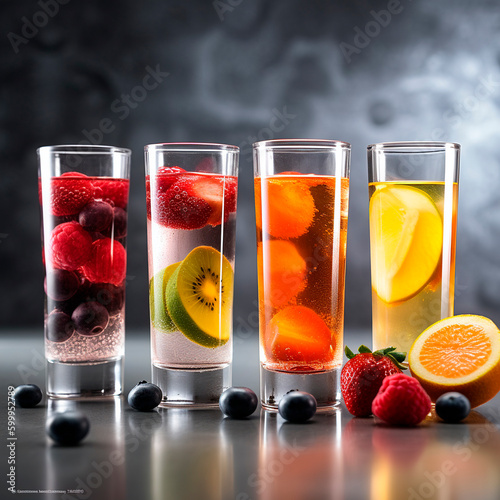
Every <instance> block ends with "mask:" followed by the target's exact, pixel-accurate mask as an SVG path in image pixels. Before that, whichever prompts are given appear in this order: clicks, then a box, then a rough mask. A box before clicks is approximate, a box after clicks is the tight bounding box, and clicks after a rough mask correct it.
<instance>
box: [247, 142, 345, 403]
mask: <svg viewBox="0 0 500 500" xmlns="http://www.w3.org/2000/svg"><path fill="white" fill-rule="evenodd" d="M349 163H350V145H349V144H347V143H345V142H340V141H322V140H272V141H262V142H257V143H255V144H254V174H255V184H254V188H255V210H256V222H257V270H258V279H259V330H260V363H261V379H260V380H261V402H262V405H263V407H264V408H266V409H270V410H276V409H277V406H278V403H279V401H280V400H281V398H282V397H283V396H284V395H285V394H286V393H288V392H289V391H291V390H300V391H305V392H308V393H310V394H312V395H313V396H314V397H315V398H316V400H317V403H318V407H332V406H336V405H338V403H339V402H340V386H339V381H340V369H341V366H342V346H343V330H344V279H345V253H346V240H347V210H348V195H349Z"/></svg>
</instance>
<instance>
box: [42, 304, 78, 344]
mask: <svg viewBox="0 0 500 500" xmlns="http://www.w3.org/2000/svg"><path fill="white" fill-rule="evenodd" d="M73 333H75V325H74V323H73V321H72V320H71V317H70V316H69V315H68V314H66V313H64V312H63V311H59V310H58V309H55V310H54V311H52V312H51V313H50V314H49V316H48V317H47V325H46V329H45V334H46V336H47V339H49V340H50V341H51V342H66V340H68V339H69V338H70V337H71V336H72V335H73Z"/></svg>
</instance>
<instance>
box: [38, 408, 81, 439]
mask: <svg viewBox="0 0 500 500" xmlns="http://www.w3.org/2000/svg"><path fill="white" fill-rule="evenodd" d="M89 429H90V423H89V419H88V418H87V417H86V416H85V415H84V414H83V413H81V412H79V411H65V412H64V413H56V414H55V415H54V416H53V417H51V418H50V419H49V420H48V421H47V434H48V435H49V436H50V437H51V438H52V439H53V440H54V441H55V442H56V443H58V444H62V445H66V446H71V445H75V444H78V443H79V442H80V441H81V440H82V439H83V438H84V437H85V436H86V435H87V434H88V433H89Z"/></svg>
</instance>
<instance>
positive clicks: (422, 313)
mask: <svg viewBox="0 0 500 500" xmlns="http://www.w3.org/2000/svg"><path fill="white" fill-rule="evenodd" d="M448 189H449V191H445V183H444V182H422V181H415V182H407V181H406V182H396V181H393V182H375V183H370V184H369V194H370V251H371V274H372V316H373V324H372V328H373V348H374V349H381V348H384V347H388V346H394V347H396V348H397V350H398V351H403V352H408V351H409V350H410V348H411V346H412V344H413V342H414V341H415V339H416V338H417V337H418V335H420V334H421V333H422V332H423V331H424V330H425V329H426V328H427V327H428V326H430V325H431V324H433V323H435V322H436V321H438V320H440V319H442V318H445V317H449V316H452V315H453V299H454V288H455V241H456V220H457V205H458V184H457V183H454V184H453V185H450V187H449V188H448Z"/></svg>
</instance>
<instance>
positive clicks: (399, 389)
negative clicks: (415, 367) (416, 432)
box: [372, 373, 431, 425]
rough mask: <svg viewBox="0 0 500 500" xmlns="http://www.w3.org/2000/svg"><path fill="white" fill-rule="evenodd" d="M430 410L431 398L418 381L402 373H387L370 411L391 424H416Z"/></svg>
mask: <svg viewBox="0 0 500 500" xmlns="http://www.w3.org/2000/svg"><path fill="white" fill-rule="evenodd" d="M430 411H431V399H430V397H429V395H428V394H427V393H426V392H425V391H424V389H423V387H422V386H421V385H420V382H419V381H418V380H417V379H415V378H413V377H409V376H408V375H404V374H403V373H396V374H395V375H389V376H388V377H386V378H385V379H384V381H383V382H382V387H381V388H380V390H379V391H378V394H377V396H376V397H375V399H374V400H373V403H372V412H373V414H374V415H375V416H377V417H378V418H380V419H382V420H384V421H385V422H387V423H388V424H392V425H417V424H419V423H420V422H422V420H423V419H424V418H425V417H426V416H427V414H428V413H429V412H430Z"/></svg>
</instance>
